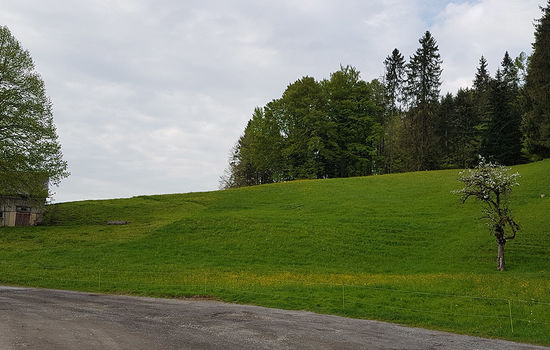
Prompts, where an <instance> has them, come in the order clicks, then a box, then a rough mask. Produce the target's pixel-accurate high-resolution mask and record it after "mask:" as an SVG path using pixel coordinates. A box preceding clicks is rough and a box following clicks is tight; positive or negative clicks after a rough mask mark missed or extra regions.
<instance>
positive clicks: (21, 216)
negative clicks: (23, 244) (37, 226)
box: [15, 213, 31, 226]
mask: <svg viewBox="0 0 550 350" xmlns="http://www.w3.org/2000/svg"><path fill="white" fill-rule="evenodd" d="M30 224H31V213H16V214H15V226H30Z"/></svg>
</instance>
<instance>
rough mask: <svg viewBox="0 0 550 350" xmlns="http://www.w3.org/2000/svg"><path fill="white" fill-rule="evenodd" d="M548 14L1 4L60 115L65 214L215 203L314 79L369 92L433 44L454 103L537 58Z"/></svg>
mask: <svg viewBox="0 0 550 350" xmlns="http://www.w3.org/2000/svg"><path fill="white" fill-rule="evenodd" d="M545 3H546V1H545V0H470V1H459V0H456V1H444V0H424V1H421V0H370V1H362V0H357V1H351V0H341V1H336V0H334V1H328V0H327V1H325V0H319V1H314V0H277V1H260V0H255V1H253V0H250V1H210V0H201V1H189V0H187V1H183V0H150V1H148V0H139V1H137V0H136V1H131V0H88V1H85V0H83V1H69V0H66V1H64V0H42V1H35V0H2V2H1V4H0V24H2V25H7V26H8V28H9V29H10V30H11V32H12V34H13V35H14V36H15V37H16V38H17V39H18V40H19V41H20V42H21V44H22V45H23V47H24V48H26V49H28V50H29V51H30V53H31V55H32V57H33V59H34V61H35V64H36V68H37V71H38V72H39V73H40V74H41V75H42V77H43V79H44V81H45V84H46V90H47V93H48V95H49V96H50V98H51V100H52V102H53V107H54V108H53V110H54V121H55V124H56V126H57V131H58V135H59V139H60V142H61V144H62V147H63V153H64V158H65V160H67V162H68V163H69V170H70V172H71V176H70V177H69V178H68V179H66V180H64V181H63V182H62V183H61V185H60V186H59V187H58V188H57V189H56V190H55V191H56V195H55V197H54V199H55V201H56V202H64V201H72V200H81V199H98V198H118V197H130V196H135V195H141V194H162V193H182V192H196V191H207V190H215V189H217V187H218V179H219V176H220V175H222V173H223V170H224V168H225V167H226V165H227V159H228V154H229V151H230V149H231V147H232V146H233V145H234V144H235V142H236V141H237V139H238V137H239V136H240V135H241V133H242V132H243V130H244V127H245V125H246V122H247V121H248V119H250V117H251V116H252V112H253V110H254V107H256V106H264V105H265V104H266V103H267V102H269V101H270V100H272V99H275V98H279V97H280V96H281V94H282V92H283V91H284V89H285V88H286V86H287V85H288V84H290V83H292V82H294V81H295V80H297V79H299V78H301V77H302V76H305V75H309V76H313V77H315V78H316V79H319V80H320V79H323V78H328V77H329V75H330V73H332V72H334V71H336V70H338V69H339V67H340V65H341V64H342V65H348V64H349V65H352V66H355V67H356V68H357V69H359V70H360V71H361V77H362V78H363V79H364V80H367V81H370V80H372V79H374V78H379V77H380V76H381V75H382V74H383V69H384V67H383V63H382V62H383V61H384V58H385V57H386V56H388V55H389V54H390V53H391V51H392V50H393V48H398V49H399V50H400V51H401V52H402V53H403V54H404V55H405V57H407V58H408V57H409V56H410V55H411V54H412V53H413V52H414V51H415V50H416V48H417V47H418V46H419V44H418V39H419V38H420V37H421V36H422V34H423V33H424V32H425V31H426V30H430V31H431V32H432V34H433V35H434V37H435V38H436V40H437V43H438V44H439V49H440V53H441V57H442V59H443V74H442V79H443V87H442V92H447V91H450V92H456V90H457V89H458V88H459V87H469V86H470V85H471V82H472V79H473V76H474V73H475V69H476V67H477V63H478V61H479V58H480V56H481V55H485V57H486V58H487V60H488V62H489V69H490V72H491V74H493V73H494V72H495V71H496V69H497V68H498V65H499V63H500V61H501V59H502V57H503V55H504V52H505V51H506V50H508V51H509V52H510V54H511V55H512V56H513V57H516V56H518V55H519V54H520V52H522V51H525V52H527V53H530V52H531V43H532V42H533V31H534V29H533V21H534V19H535V18H539V17H540V16H541V12H540V10H539V5H545Z"/></svg>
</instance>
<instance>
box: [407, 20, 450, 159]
mask: <svg viewBox="0 0 550 350" xmlns="http://www.w3.org/2000/svg"><path fill="white" fill-rule="evenodd" d="M419 43H420V47H419V48H418V49H417V50H416V52H415V54H414V55H413V56H411V58H410V60H409V63H408V65H407V83H406V86H405V93H406V96H407V101H408V103H409V106H410V108H409V111H408V113H407V116H406V126H405V127H406V129H407V135H408V141H407V143H408V144H409V147H410V152H411V163H410V164H409V169H410V170H428V169H436V168H438V167H439V160H438V149H437V148H438V147H437V146H438V140H437V136H436V132H435V129H436V124H437V121H436V118H437V110H438V104H439V91H440V90H439V89H440V87H441V71H442V69H441V63H442V61H441V58H440V55H439V48H438V46H437V44H436V41H435V39H434V38H433V36H432V35H431V33H430V32H429V31H427V32H426V33H425V34H424V36H423V37H422V38H420V40H419Z"/></svg>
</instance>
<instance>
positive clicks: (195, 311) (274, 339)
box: [0, 286, 550, 350]
mask: <svg viewBox="0 0 550 350" xmlns="http://www.w3.org/2000/svg"><path fill="white" fill-rule="evenodd" d="M0 349H1V350H11V349H40V350H48V349H56V350H57V349H79V350H87V349H147V350H150V349H423V350H424V349H480V350H481V349H547V350H548V349H550V348H545V347H539V346H532V345H527V344H519V343H512V342H507V341H501V340H491V339H483V338H476V337H469V336H463V335H456V334H451V333H445V332H437V331H430V330H425V329H421V328H408V327H403V326H398V325H394V324H390V323H385V322H378V321H368V320H356V319H349V318H344V317H337V316H327V315H318V314H315V313H311V312H304V311H286V310H278V309H269V308H264V307H257V306H247V305H236V304H227V303H221V302H217V301H209V300H175V299H156V298H140V297H130V296H118V295H103V294H90V293H80V292H71V291H61V290H51V289H35V288H16V287H2V286H0Z"/></svg>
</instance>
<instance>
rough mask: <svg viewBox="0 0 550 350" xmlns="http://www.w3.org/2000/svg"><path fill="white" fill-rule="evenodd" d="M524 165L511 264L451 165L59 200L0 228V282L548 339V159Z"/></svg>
mask: <svg viewBox="0 0 550 350" xmlns="http://www.w3.org/2000/svg"><path fill="white" fill-rule="evenodd" d="M514 170H517V171H519V172H520V174H521V175H522V177H521V178H520V183H521V185H520V186H519V187H517V188H516V189H515V193H514V194H513V198H512V208H513V210H514V214H515V216H516V218H517V221H518V222H519V223H520V224H521V225H522V231H520V233H519V234H518V236H517V238H516V240H514V241H510V242H509V243H508V244H507V245H506V252H505V257H506V264H507V268H508V270H507V271H505V272H498V271H496V253H497V245H496V242H495V239H494V238H493V236H491V234H490V233H489V231H488V229H487V228H486V225H485V223H484V222H483V221H482V220H478V218H479V217H480V216H481V213H480V209H479V205H478V204H477V203H475V202H473V201H472V202H471V203H467V204H466V205H462V204H460V202H459V200H458V197H457V196H455V195H453V194H451V190H453V189H457V188H459V187H460V183H459V182H458V181H457V175H458V171H457V170H447V171H432V172H417V173H408V174H395V175H383V176H371V177H362V178H349V179H331V180H312V181H295V182H289V183H281V184H273V185H265V186H258V187H250V188H242V189H235V190H228V191H216V192H206V193H188V194H173V195H162V196H140V197H134V198H129V199H113V200H104V201H83V202H73V203H62V204H57V205H53V206H50V208H49V210H50V214H49V220H50V221H51V222H52V225H51V226H39V227H30V228H2V229H0V269H1V272H0V283H2V284H11V285H25V286H39V287H51V288H63V289H75V290H86V291H94V292H106V293H125V294H136V295H151V296H168V297H184V296H209V297H213V298H216V299H220V300H226V301H232V302H239V303H250V304H257V305H264V306H270V307H278V308H288V309H303V310H310V311H315V312H320V313H329V314H337V315H344V316H349V317H359V318H369V319H378V320H387V321H391V322H396V323H401V324H406V325H413V326H422V327H427V328H433V329H441V330H448V331H453V332H458V333H465V334H472V335H478V336H484V337H496V338H503V339H510V340H515V341H525V342H531V343H538V344H545V345H550V278H549V277H550V276H549V268H550V259H549V256H550V245H549V243H548V241H549V238H550V176H549V174H550V160H546V161H542V162H537V163H531V164H527V165H521V166H517V167H514ZM541 194H545V195H546V197H544V198H541ZM108 220H127V221H129V222H130V224H129V225H124V226H112V225H106V224H105V223H106V221H108Z"/></svg>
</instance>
